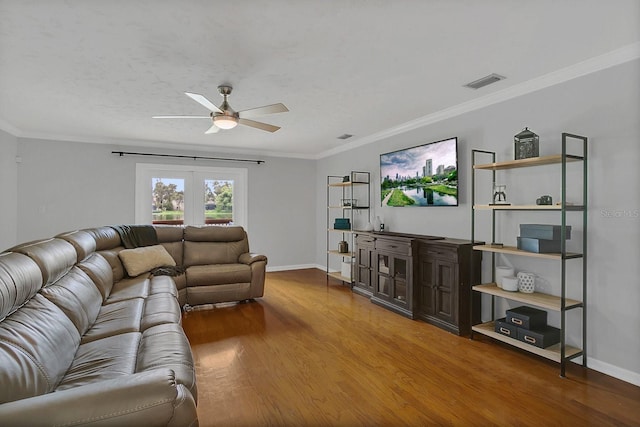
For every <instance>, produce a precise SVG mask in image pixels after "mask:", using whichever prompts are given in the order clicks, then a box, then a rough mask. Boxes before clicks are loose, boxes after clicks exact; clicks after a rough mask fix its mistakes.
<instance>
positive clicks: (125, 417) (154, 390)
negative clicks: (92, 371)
mask: <svg viewBox="0 0 640 427" xmlns="http://www.w3.org/2000/svg"><path fill="white" fill-rule="evenodd" d="M89 423H97V424H99V425H145V426H197V425H198V420H197V413H196V405H195V401H194V399H193V396H192V395H191V393H190V392H189V390H188V389H187V388H186V387H184V386H183V385H181V384H177V383H176V382H175V374H174V372H173V371H172V370H170V369H155V370H151V371H146V372H141V373H137V374H131V375H126V376H122V377H118V378H115V379H111V380H105V381H100V382H97V383H92V384H88V385H84V386H80V387H75V388H71V389H67V390H62V391H55V392H53V393H48V394H44V395H41V396H35V397H31V398H28V399H22V400H17V401H15V402H9V403H5V404H2V405H0V425H4V426H51V425H68V426H70V425H84V424H89Z"/></svg>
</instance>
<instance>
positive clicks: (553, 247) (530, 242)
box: [518, 237, 562, 254]
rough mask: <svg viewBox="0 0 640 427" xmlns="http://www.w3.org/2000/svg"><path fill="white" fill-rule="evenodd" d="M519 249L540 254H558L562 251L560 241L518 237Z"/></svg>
mask: <svg viewBox="0 0 640 427" xmlns="http://www.w3.org/2000/svg"><path fill="white" fill-rule="evenodd" d="M518 249H520V250H523V251H527V252H536V253H539V254H548V253H558V252H560V251H561V250H562V246H561V244H560V240H547V239H533V238H531V237H518Z"/></svg>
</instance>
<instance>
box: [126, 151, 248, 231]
mask: <svg viewBox="0 0 640 427" xmlns="http://www.w3.org/2000/svg"><path fill="white" fill-rule="evenodd" d="M135 215H136V223H137V224H172V225H176V224H186V225H201V224H234V225H241V226H243V227H244V228H245V229H246V228H247V169H242V168H216V167H212V168H208V167H197V166H176V165H156V164H148V163H138V164H137V165H136V207H135Z"/></svg>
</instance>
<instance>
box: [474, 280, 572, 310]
mask: <svg viewBox="0 0 640 427" xmlns="http://www.w3.org/2000/svg"><path fill="white" fill-rule="evenodd" d="M472 289H473V290H474V291H478V292H482V293H484V294H489V295H494V296H497V297H501V298H506V299H510V300H512V301H518V302H523V303H525V304H531V305H535V306H536V307H541V308H546V309H548V310H554V311H560V310H561V308H560V306H561V298H560V297H557V296H554V295H549V294H543V293H541V292H534V293H532V294H525V293H523V292H509V291H505V290H503V289H502V288H499V287H498V285H496V284H495V283H487V284H484V285H476V286H474V287H473V288H472ZM576 307H582V302H581V301H578V300H573V299H569V298H565V309H572V308H576Z"/></svg>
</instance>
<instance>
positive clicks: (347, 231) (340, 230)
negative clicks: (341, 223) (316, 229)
mask: <svg viewBox="0 0 640 427" xmlns="http://www.w3.org/2000/svg"><path fill="white" fill-rule="evenodd" d="M327 230H329V231H337V232H339V233H353V231H354V230H351V229H347V230H342V229H340V228H328V229H327Z"/></svg>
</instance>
